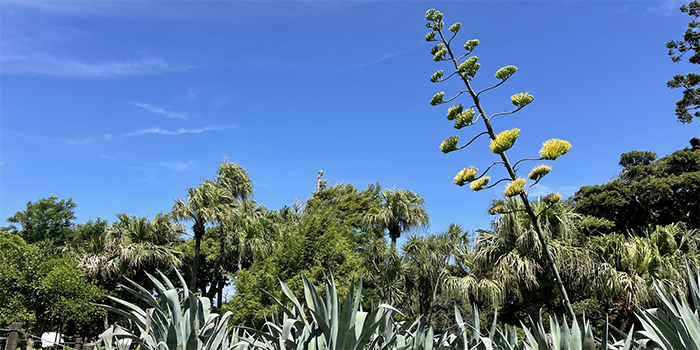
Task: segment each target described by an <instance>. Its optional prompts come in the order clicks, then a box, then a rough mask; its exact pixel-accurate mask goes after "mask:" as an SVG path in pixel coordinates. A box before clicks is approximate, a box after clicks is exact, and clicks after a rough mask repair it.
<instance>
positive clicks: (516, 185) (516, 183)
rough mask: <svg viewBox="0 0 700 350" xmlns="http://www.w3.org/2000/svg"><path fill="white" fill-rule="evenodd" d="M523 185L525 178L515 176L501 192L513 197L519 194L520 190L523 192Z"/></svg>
mask: <svg viewBox="0 0 700 350" xmlns="http://www.w3.org/2000/svg"><path fill="white" fill-rule="evenodd" d="M524 187H525V179H523V178H517V179H515V180H513V181H511V182H510V183H509V184H508V186H506V190H505V191H504V192H503V194H504V195H505V196H506V197H513V196H517V195H519V194H520V193H521V192H523V188H524Z"/></svg>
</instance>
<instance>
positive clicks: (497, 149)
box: [490, 128, 520, 154]
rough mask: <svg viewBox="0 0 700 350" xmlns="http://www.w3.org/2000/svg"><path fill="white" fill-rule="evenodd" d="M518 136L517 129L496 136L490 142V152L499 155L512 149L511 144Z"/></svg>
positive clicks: (518, 131)
mask: <svg viewBox="0 0 700 350" xmlns="http://www.w3.org/2000/svg"><path fill="white" fill-rule="evenodd" d="M518 135H520V129H518V128H513V129H510V130H506V131H503V132H501V133H500V134H498V135H496V139H495V140H491V145H490V147H491V152H493V153H496V154H501V153H503V152H505V151H507V150H508V149H510V148H511V147H513V144H514V143H515V140H516V139H517V138H518Z"/></svg>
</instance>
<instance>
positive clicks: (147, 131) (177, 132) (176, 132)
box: [124, 125, 233, 137]
mask: <svg viewBox="0 0 700 350" xmlns="http://www.w3.org/2000/svg"><path fill="white" fill-rule="evenodd" d="M231 128H233V126H230V125H229V126H207V127H204V128H199V129H183V128H179V129H175V130H167V129H161V128H145V129H141V130H138V131H133V132H129V133H126V134H124V136H125V137H132V136H140V135H147V134H158V135H182V134H201V133H203V132H206V131H218V130H226V129H231Z"/></svg>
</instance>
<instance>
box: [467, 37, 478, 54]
mask: <svg viewBox="0 0 700 350" xmlns="http://www.w3.org/2000/svg"><path fill="white" fill-rule="evenodd" d="M477 45H479V40H478V39H472V40H467V42H466V43H465V44H464V49H465V50H467V51H472V50H474V49H475V48H476V46H477Z"/></svg>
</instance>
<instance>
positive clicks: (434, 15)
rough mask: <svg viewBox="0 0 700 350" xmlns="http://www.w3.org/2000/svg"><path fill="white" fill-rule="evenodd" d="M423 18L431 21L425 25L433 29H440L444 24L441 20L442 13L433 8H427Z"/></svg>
mask: <svg viewBox="0 0 700 350" xmlns="http://www.w3.org/2000/svg"><path fill="white" fill-rule="evenodd" d="M425 19H426V20H428V21H431V22H433V24H432V25H431V24H430V23H428V24H426V27H428V28H433V29H434V30H440V29H442V26H443V25H445V23H444V22H443V21H442V13H441V12H440V11H436V10H435V9H430V10H428V12H426V13H425Z"/></svg>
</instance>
